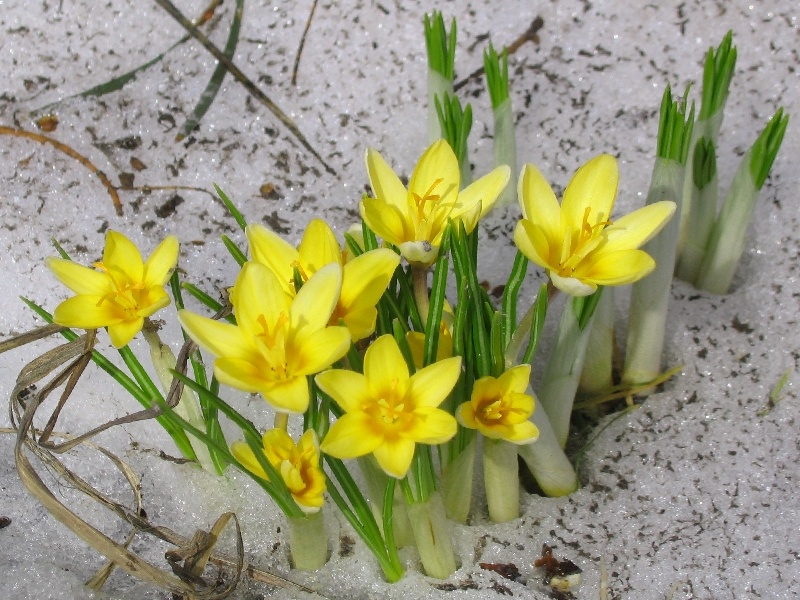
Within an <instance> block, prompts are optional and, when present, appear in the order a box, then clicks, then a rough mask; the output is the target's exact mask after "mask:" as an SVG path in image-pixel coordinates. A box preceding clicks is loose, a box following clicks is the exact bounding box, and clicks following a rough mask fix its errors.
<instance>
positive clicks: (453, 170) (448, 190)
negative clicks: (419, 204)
mask: <svg viewBox="0 0 800 600" xmlns="http://www.w3.org/2000/svg"><path fill="white" fill-rule="evenodd" d="M460 181H461V171H460V169H459V167H458V158H456V155H455V153H454V152H453V149H452V148H451V147H450V144H448V143H447V142H446V141H445V140H437V141H435V142H434V143H433V144H431V145H430V146H429V147H428V149H427V150H425V152H424V153H423V154H422V156H421V157H420V159H419V161H418V162H417V166H416V167H415V168H414V173H413V174H412V175H411V181H409V182H408V191H409V193H410V194H412V195H417V196H419V197H420V198H424V197H425V196H427V195H430V194H433V195H436V196H439V199H438V200H437V201H436V204H437V205H439V206H445V207H452V206H453V205H455V203H456V200H457V197H458V188H459V183H460ZM437 182H438V183H437Z"/></svg>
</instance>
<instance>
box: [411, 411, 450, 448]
mask: <svg viewBox="0 0 800 600" xmlns="http://www.w3.org/2000/svg"><path fill="white" fill-rule="evenodd" d="M414 417H416V418H418V419H419V422H418V423H417V424H416V427H414V429H413V430H412V431H400V432H399V433H400V436H401V437H405V438H408V439H412V440H415V441H417V442H420V443H422V444H444V443H445V442H447V441H449V440H451V439H452V438H453V436H454V435H455V434H456V430H457V429H458V425H457V422H456V420H455V417H453V415H451V414H450V413H448V412H445V411H443V410H441V409H439V408H422V409H418V410H415V411H414Z"/></svg>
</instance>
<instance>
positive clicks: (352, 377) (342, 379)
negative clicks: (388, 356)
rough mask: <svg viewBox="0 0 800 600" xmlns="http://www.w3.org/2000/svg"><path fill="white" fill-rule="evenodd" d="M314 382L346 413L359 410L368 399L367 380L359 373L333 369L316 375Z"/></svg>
mask: <svg viewBox="0 0 800 600" xmlns="http://www.w3.org/2000/svg"><path fill="white" fill-rule="evenodd" d="M314 380H315V381H316V382H317V385H318V386H319V387H320V389H321V390H322V391H323V392H325V393H326V394H328V396H330V397H331V398H333V400H334V401H335V402H336V404H338V405H339V406H340V407H341V408H342V410H344V411H345V412H347V413H350V412H354V411H357V410H359V409H361V407H362V406H364V405H365V404H366V403H367V402H368V401H369V399H370V395H369V387H368V386H367V380H366V378H365V377H364V376H363V375H362V374H361V373H356V372H354V371H348V370H346V369H334V370H332V371H325V372H323V373H320V374H318V375H317V376H316V377H315V378H314Z"/></svg>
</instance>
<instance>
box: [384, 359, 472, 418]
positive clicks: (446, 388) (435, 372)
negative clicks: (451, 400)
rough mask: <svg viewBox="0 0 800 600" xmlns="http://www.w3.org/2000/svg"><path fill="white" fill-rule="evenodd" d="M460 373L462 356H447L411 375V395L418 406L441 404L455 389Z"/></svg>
mask: <svg viewBox="0 0 800 600" xmlns="http://www.w3.org/2000/svg"><path fill="white" fill-rule="evenodd" d="M398 353H399V350H398ZM401 357H402V355H401ZM404 364H405V363H404ZM460 374H461V357H460V356H454V357H452V358H446V359H444V360H440V361H439V362H435V363H433V364H432V365H428V366H427V367H425V368H424V369H420V370H419V371H417V372H416V373H414V374H413V375H412V376H411V380H410V381H409V391H408V393H409V396H411V397H413V399H414V405H415V406H416V407H426V406H427V407H436V406H439V405H440V404H441V403H442V402H443V401H444V399H445V398H447V395H448V394H449V393H450V392H451V391H452V390H453V386H455V384H456V382H457V381H458V376H459V375H460Z"/></svg>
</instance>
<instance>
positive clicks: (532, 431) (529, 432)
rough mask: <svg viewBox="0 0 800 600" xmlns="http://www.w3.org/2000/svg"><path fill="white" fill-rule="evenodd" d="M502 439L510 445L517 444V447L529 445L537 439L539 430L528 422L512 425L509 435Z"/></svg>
mask: <svg viewBox="0 0 800 600" xmlns="http://www.w3.org/2000/svg"><path fill="white" fill-rule="evenodd" d="M503 439H505V440H506V441H507V442H511V443H512V444H517V445H518V446H520V445H522V444H530V443H532V442H535V441H536V440H537V439H539V429H538V428H537V427H536V425H534V424H533V423H531V422H530V421H523V422H522V423H519V424H517V425H514V427H513V430H512V432H511V435H509V436H507V437H505V438H503Z"/></svg>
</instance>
